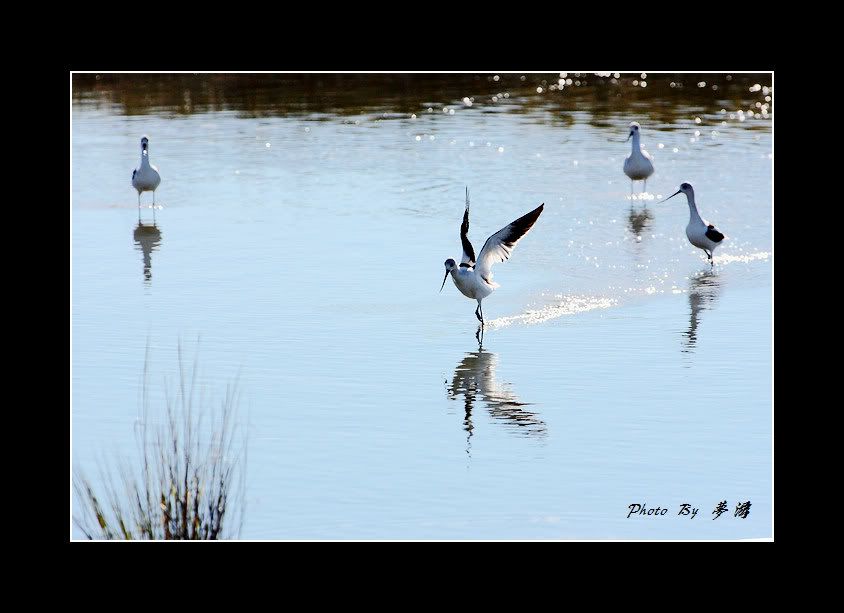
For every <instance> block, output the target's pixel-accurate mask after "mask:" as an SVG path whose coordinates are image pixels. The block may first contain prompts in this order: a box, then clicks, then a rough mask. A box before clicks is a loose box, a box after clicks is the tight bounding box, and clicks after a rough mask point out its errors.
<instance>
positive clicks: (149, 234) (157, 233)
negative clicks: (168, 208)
mask: <svg viewBox="0 0 844 613" xmlns="http://www.w3.org/2000/svg"><path fill="white" fill-rule="evenodd" d="M134 237H135V245H137V248H138V249H139V250H140V251H141V253H143V256H144V280H145V281H146V282H149V281H150V280H151V279H152V252H153V251H155V250H156V249H157V248H158V245H159V244H161V230H159V229H158V226H157V225H155V224H152V225H150V224H144V223H143V222H138V226H137V227H136V228H135V232H134Z"/></svg>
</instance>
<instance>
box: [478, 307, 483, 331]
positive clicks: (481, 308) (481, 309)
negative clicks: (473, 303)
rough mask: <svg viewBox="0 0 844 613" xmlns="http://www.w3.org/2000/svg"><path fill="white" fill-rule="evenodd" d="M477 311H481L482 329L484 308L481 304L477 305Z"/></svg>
mask: <svg viewBox="0 0 844 613" xmlns="http://www.w3.org/2000/svg"><path fill="white" fill-rule="evenodd" d="M478 309H480V311H481V328H483V327H484V308H483V306H481V303H480V302H479V303H478Z"/></svg>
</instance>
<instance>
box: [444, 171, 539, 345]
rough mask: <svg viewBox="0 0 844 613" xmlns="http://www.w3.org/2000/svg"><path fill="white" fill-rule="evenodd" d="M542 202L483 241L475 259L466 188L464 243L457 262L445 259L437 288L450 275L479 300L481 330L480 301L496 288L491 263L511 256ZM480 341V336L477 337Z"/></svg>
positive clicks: (478, 312)
mask: <svg viewBox="0 0 844 613" xmlns="http://www.w3.org/2000/svg"><path fill="white" fill-rule="evenodd" d="M544 206H545V203H542V204H540V205H539V206H538V207H537V208H535V209H534V210H532V211H531V212H530V213H528V214H526V215H523V216H522V217H519V218H518V219H517V220H516V221H514V222H512V223H511V224H508V225H507V226H505V227H504V228H502V229H501V230H499V231H498V232H496V233H495V234H493V235H492V236H490V237H489V238H488V239H486V242H485V243H484V246H483V248H482V249H481V252H480V254H479V255H478V257H477V259H476V258H475V250H474V249H473V248H472V243H470V242H469V237H468V233H469V188H468V187H467V188H466V211H465V212H464V213H463V223H462V224H461V226H460V241H461V242H462V243H463V257H462V258H461V259H460V265H459V266H458V264H457V262H455V261H454V260H453V259H451V258H449V259H447V260H446V261H445V276H444V277H443V284H442V286H440V291H442V290H443V287H445V282H446V279H447V278H448V275H449V274H451V278H452V279H453V280H454V285H456V286H457V289H459V290H460V293H462V294H463V295H464V296H466V297H467V298H472V299H474V300H477V301H478V308H477V309H475V316H476V317H477V318H478V321H480V322H481V329H479V330H478V332H481V331H482V329H483V325H484V312H483V309H482V308H481V301H482V300H483V299H484V298H486V297H487V296H489V295H490V294H491V293H492V292H493V291H495V288H497V287H499V285H498V284H497V283H494V282H493V281H492V265H493V264H495V263H496V262H504V261H506V260H509V259H510V254H511V253H512V252H513V249H514V248H515V246H516V243H517V242H519V239H521V238H522V237H523V236H524V235H525V234H527V233H528V231H529V230H530V229H531V228H532V227H533V224H534V223H536V220H537V219H539V215H540V214H541V213H542V209H543V207H544ZM478 340H480V339H478Z"/></svg>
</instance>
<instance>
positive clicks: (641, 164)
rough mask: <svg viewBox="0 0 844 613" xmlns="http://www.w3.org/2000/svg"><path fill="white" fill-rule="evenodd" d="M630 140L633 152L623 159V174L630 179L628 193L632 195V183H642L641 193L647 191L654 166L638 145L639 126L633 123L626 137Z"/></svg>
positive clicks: (649, 157)
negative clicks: (643, 183)
mask: <svg viewBox="0 0 844 613" xmlns="http://www.w3.org/2000/svg"><path fill="white" fill-rule="evenodd" d="M631 138H632V139H633V150H632V151H631V152H630V155H628V156H627V157H626V158H624V174H626V175H627V176H628V177H630V193H631V194H632V193H633V181H644V182H645V186H644V188H643V189H642V191H643V192H644V191H647V189H648V177H650V176H651V175H652V174H653V173H654V165H653V158H652V157H651V154H650V153H648V152H647V151H645V150H644V149H642V147H641V145H639V124H638V123H637V122H635V121H634V122H632V123H631V124H630V134H628V135H627V140H628V141H629V140H630V139H631Z"/></svg>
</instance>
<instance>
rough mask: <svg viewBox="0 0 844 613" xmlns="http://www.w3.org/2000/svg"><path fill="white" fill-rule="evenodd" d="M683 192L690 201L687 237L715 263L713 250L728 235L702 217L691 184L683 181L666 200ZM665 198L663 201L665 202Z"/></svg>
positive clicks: (711, 262)
mask: <svg viewBox="0 0 844 613" xmlns="http://www.w3.org/2000/svg"><path fill="white" fill-rule="evenodd" d="M681 192H682V193H684V194H686V201H687V202H688V203H689V223H688V225H687V226H686V238H688V239H689V242H690V243H691V244H692V245H694V246H695V247H697V248H698V249H703V252H704V253H705V254H706V257H707V258H709V262H710V264H712V265H714V264H715V261H714V260H713V259H712V252H713V251H714V250H715V247H717V246H718V245H720V244H721V241H723V240H724V239H725V238H726V237H725V236H724V235H723V234H721V233H720V232H719V231H718V229H717V228H716V227H715V226H714V225H712V224H711V223H709V222H708V221H704V220H703V218H701V216H700V213H698V211H697V204H695V190H694V189H693V188H692V186H691V184H689V183H683V184H682V185H681V186H680V189H678V190H677V191H676V192H674V193H673V194H671V195H670V196H668V198H666V199H665V200H670V199H671V198H673V197H674V196H676V195H677V194H679V193H681ZM665 200H663V201H662V202H665Z"/></svg>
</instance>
